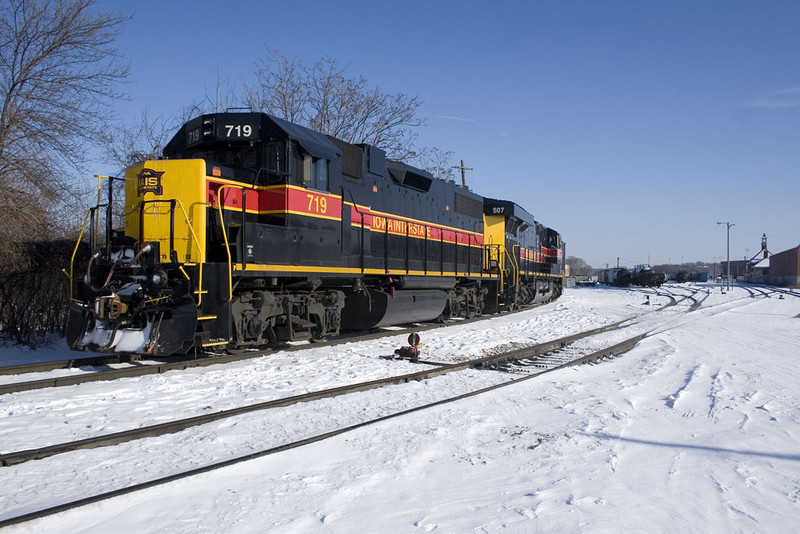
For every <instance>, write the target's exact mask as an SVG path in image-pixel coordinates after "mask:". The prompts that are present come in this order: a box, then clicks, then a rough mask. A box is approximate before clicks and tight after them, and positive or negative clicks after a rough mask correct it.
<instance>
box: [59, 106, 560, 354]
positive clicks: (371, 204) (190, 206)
mask: <svg viewBox="0 0 800 534" xmlns="http://www.w3.org/2000/svg"><path fill="white" fill-rule="evenodd" d="M163 156H164V157H163V159H158V160H152V161H145V162H143V163H141V164H140V165H136V166H133V167H131V168H129V169H128V170H127V171H126V173H125V212H124V213H125V215H124V229H116V230H115V229H113V228H112V226H111V216H110V214H111V209H110V206H111V205H112V204H113V199H112V198H111V191H112V190H113V189H112V188H111V187H110V181H109V199H108V204H106V205H104V206H105V208H106V210H107V213H108V215H107V216H106V217H105V218H106V229H105V234H106V239H105V243H100V244H99V245H98V243H96V242H95V243H93V245H94V253H93V255H92V257H91V260H90V261H89V264H88V265H87V266H86V268H85V276H83V277H82V278H80V277H79V276H77V275H76V276H74V278H73V279H72V280H71V292H72V295H71V297H72V302H71V305H70V312H69V322H68V326H67V341H68V343H69V345H70V346H71V347H72V348H73V349H76V350H91V351H100V352H125V353H134V354H152V355H162V356H164V355H171V354H175V353H186V352H188V351H191V350H198V349H211V348H214V347H216V348H220V349H226V350H229V351H236V350H242V349H245V348H247V347H250V346H257V345H263V344H267V343H276V342H282V341H294V340H309V339H310V340H315V339H320V338H323V337H325V336H330V335H336V334H338V333H339V332H340V331H341V330H361V329H370V328H376V327H381V326H387V325H394V324H405V323H413V322H420V321H432V320H443V319H447V318H450V317H472V316H474V315H476V314H491V313H497V312H501V311H503V310H510V309H514V308H516V307H518V306H522V305H528V304H534V303H541V302H546V301H549V300H552V299H555V298H557V297H558V296H559V295H560V293H561V289H562V286H563V275H564V269H563V267H564V263H563V258H564V245H563V243H562V240H561V236H560V235H559V234H558V233H557V232H556V231H554V230H551V229H549V228H546V227H544V226H542V225H540V224H539V223H538V222H536V221H535V220H534V218H533V217H532V216H531V215H530V214H529V213H528V212H526V211H525V210H524V209H522V208H521V207H520V206H518V205H516V204H515V203H513V202H510V201H505V200H495V199H490V198H484V197H481V196H479V195H477V194H475V193H473V192H471V191H470V190H468V189H467V188H466V187H465V186H459V185H457V184H455V183H453V182H450V181H444V180H440V179H435V178H433V177H432V176H431V175H430V174H429V173H427V172H425V171H423V170H420V169H417V168H414V167H411V166H409V165H407V164H405V163H402V162H398V161H392V160H389V159H387V158H386V154H385V152H384V151H382V150H381V149H379V148H377V147H374V146H370V145H366V144H360V145H353V144H349V143H345V142H343V141H340V140H338V139H334V138H331V137H328V136H325V135H323V134H321V133H318V132H315V131H312V130H309V129H307V128H304V127H301V126H298V125H296V124H292V123H290V122H287V121H285V120H282V119H279V118H276V117H273V116H270V115H267V114H264V113H215V114H209V115H203V116H201V117H198V118H196V119H193V120H191V121H189V122H187V123H186V124H185V125H183V127H181V129H180V131H178V133H177V134H176V135H175V136H174V137H173V139H172V140H171V141H170V142H169V143H168V144H167V145H166V147H165V148H164V152H163ZM102 207H103V206H101V205H99V204H98V206H95V207H94V208H92V209H91V210H89V214H88V215H87V221H91V224H86V225H84V232H82V234H83V233H86V232H87V231H88V232H89V233H90V234H91V235H92V236H96V235H97V234H98V230H99V229H98V228H97V226H99V223H98V222H97V221H99V220H100V218H101V217H100V216H99V214H100V213H101V208H102ZM89 215H91V217H90V216H89ZM93 241H96V239H94V238H93ZM76 269H78V267H77V266H73V267H72V268H71V272H75V271H76ZM81 272H83V270H82V268H81Z"/></svg>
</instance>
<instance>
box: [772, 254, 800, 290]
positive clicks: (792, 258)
mask: <svg viewBox="0 0 800 534" xmlns="http://www.w3.org/2000/svg"><path fill="white" fill-rule="evenodd" d="M769 265H770V267H769V276H767V278H768V279H770V282H768V283H771V284H775V285H781V286H800V246H797V247H795V248H790V249H789V250H784V251H783V252H778V253H777V254H773V255H772V256H770V258H769Z"/></svg>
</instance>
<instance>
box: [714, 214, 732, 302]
mask: <svg viewBox="0 0 800 534" xmlns="http://www.w3.org/2000/svg"><path fill="white" fill-rule="evenodd" d="M717 224H724V225H726V226H727V227H728V291H730V290H731V226H736V225H735V224H734V223H732V222H718V223H717Z"/></svg>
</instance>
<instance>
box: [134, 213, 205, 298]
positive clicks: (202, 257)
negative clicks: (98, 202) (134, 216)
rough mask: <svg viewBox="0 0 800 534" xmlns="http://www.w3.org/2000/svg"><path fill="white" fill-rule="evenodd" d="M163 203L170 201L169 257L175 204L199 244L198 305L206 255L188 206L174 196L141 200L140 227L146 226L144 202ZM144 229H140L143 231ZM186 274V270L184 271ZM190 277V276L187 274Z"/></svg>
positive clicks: (173, 236)
mask: <svg viewBox="0 0 800 534" xmlns="http://www.w3.org/2000/svg"><path fill="white" fill-rule="evenodd" d="M145 203H147V204H163V203H169V205H170V223H171V224H170V251H169V259H170V261H172V253H173V250H174V239H175V229H174V219H175V206H176V205H177V206H178V207H180V209H181V213H182V214H183V220H184V222H185V223H186V227H187V228H188V229H189V233H190V234H191V236H192V240H194V244H195V245H197V253H198V255H199V258H198V260H199V261H198V262H197V263H198V265H199V270H198V281H197V305H198V306H200V304H201V303H202V301H203V264H204V263H205V256H204V254H203V251H204V249H203V247H202V246H201V245H200V240H199V239H198V238H197V234H196V233H195V232H194V228H192V224H191V220H190V218H189V213H188V212H187V211H186V207H185V206H184V205H183V202H181V201H180V199H177V198H172V199H154V200H147V201H141V202H140V203H139V204H140V209H141V211H140V215H139V217H140V219H139V227H140V229H143V228H144V209H143V208H144V204H145ZM141 231H142V230H140V232H141ZM139 237H140V238H141V239H144V235H140V236H139ZM183 274H184V276H187V275H186V272H185V271H183ZM187 278H188V276H187Z"/></svg>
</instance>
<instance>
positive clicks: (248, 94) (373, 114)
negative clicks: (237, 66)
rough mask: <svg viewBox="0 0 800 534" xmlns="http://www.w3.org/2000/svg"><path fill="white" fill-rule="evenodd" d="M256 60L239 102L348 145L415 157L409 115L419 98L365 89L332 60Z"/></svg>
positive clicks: (272, 56)
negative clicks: (253, 80) (251, 81)
mask: <svg viewBox="0 0 800 534" xmlns="http://www.w3.org/2000/svg"><path fill="white" fill-rule="evenodd" d="M267 54H268V55H267V57H265V58H260V59H259V60H258V61H257V62H256V84H255V85H254V86H246V87H245V89H244V101H245V103H246V104H247V105H248V106H249V107H250V108H251V109H254V110H263V111H266V112H267V113H271V114H273V115H276V116H278V117H280V118H283V119H286V120H288V121H291V122H295V123H298V124H302V125H305V126H308V127H309V128H311V129H314V130H317V131H320V132H322V133H324V134H326V135H331V136H333V137H336V138H338V139H342V140H343V141H347V142H350V143H370V144H373V145H376V146H379V147H381V148H383V149H384V150H386V151H387V152H388V153H389V156H390V157H392V158H395V159H402V160H405V159H409V158H411V157H413V156H414V155H416V152H415V150H414V139H415V138H416V132H415V131H414V128H416V127H418V126H422V125H423V124H424V122H425V121H424V120H422V119H418V118H417V117H416V116H415V114H416V111H417V109H418V108H419V106H420V105H421V102H420V100H419V99H418V98H417V97H415V96H414V97H410V96H408V95H405V94H402V93H396V94H389V93H384V92H383V91H381V90H380V89H379V88H377V87H376V88H374V89H370V88H369V87H368V85H367V80H366V78H364V77H363V76H360V77H358V78H350V77H347V76H346V75H345V72H344V69H343V68H342V67H340V66H339V64H338V62H337V61H336V60H335V59H333V58H323V59H320V60H319V61H317V62H315V63H314V64H313V65H311V66H310V67H309V66H306V65H304V64H303V63H302V62H301V61H300V60H299V59H296V58H295V59H289V58H286V57H285V56H283V55H282V54H280V53H279V52H277V51H274V50H270V49H268V50H267Z"/></svg>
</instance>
